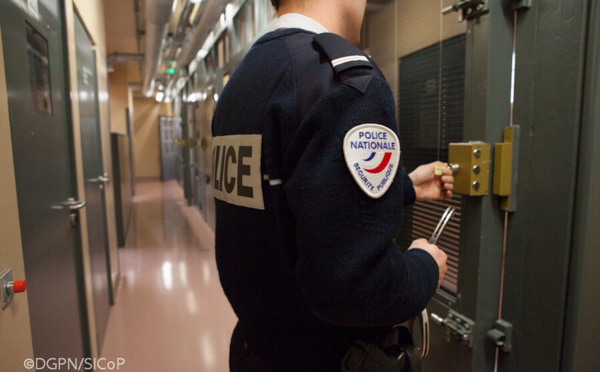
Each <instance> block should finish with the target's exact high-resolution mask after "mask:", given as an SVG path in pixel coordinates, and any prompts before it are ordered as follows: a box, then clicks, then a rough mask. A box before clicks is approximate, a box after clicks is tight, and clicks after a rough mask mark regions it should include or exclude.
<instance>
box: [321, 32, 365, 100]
mask: <svg viewBox="0 0 600 372" xmlns="http://www.w3.org/2000/svg"><path fill="white" fill-rule="evenodd" d="M313 42H314V44H316V45H317V50H318V51H319V52H320V53H321V54H322V56H323V57H324V58H326V59H327V60H328V61H329V63H330V64H331V67H332V68H333V70H334V72H335V74H336V75H337V76H338V77H339V79H340V81H341V82H342V83H343V84H346V85H349V86H351V87H354V88H356V89H357V90H359V91H360V92H362V93H365V92H366V90H367V88H368V86H369V83H370V82H371V80H372V78H373V76H374V75H373V65H372V62H371V60H370V59H369V58H368V57H367V56H366V55H365V54H364V53H363V52H362V51H361V50H360V49H359V48H357V47H356V46H355V45H353V44H352V43H350V42H349V41H347V40H346V39H344V38H343V37H341V36H339V35H336V34H333V33H322V34H318V35H314V36H313Z"/></svg>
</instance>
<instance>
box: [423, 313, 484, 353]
mask: <svg viewBox="0 0 600 372" xmlns="http://www.w3.org/2000/svg"><path fill="white" fill-rule="evenodd" d="M431 318H432V319H433V320H434V321H435V322H436V323H438V324H440V325H442V326H443V327H444V328H446V341H447V342H450V341H451V340H452V339H454V340H456V341H458V342H459V343H461V344H463V345H466V346H468V347H471V348H472V347H473V330H474V329H475V322H474V321H472V320H471V319H469V318H467V317H466V316H464V315H462V314H459V313H457V312H456V311H454V310H450V312H449V313H448V316H447V317H446V318H445V319H443V318H442V317H441V316H439V315H437V314H431Z"/></svg>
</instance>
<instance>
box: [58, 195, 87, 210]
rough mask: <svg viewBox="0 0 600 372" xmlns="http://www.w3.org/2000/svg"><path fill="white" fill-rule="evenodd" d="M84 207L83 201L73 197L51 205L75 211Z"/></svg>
mask: <svg viewBox="0 0 600 372" xmlns="http://www.w3.org/2000/svg"><path fill="white" fill-rule="evenodd" d="M83 207H85V201H80V200H75V198H69V199H67V200H66V201H63V202H60V203H58V204H55V205H53V206H52V208H53V209H65V208H67V209H69V210H70V211H77V210H80V209H81V208H83Z"/></svg>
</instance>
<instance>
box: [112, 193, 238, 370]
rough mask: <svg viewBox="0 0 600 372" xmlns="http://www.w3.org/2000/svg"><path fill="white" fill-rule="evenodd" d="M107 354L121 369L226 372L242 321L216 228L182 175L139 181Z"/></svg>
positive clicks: (122, 257)
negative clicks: (227, 284) (222, 273)
mask: <svg viewBox="0 0 600 372" xmlns="http://www.w3.org/2000/svg"><path fill="white" fill-rule="evenodd" d="M131 224H132V225H131V228H130V230H129V234H128V236H127V244H126V247H125V248H121V249H120V250H119V259H120V265H121V267H120V272H121V278H120V284H119V286H118V288H117V293H115V305H114V306H113V308H112V311H111V315H110V319H109V323H108V328H107V332H106V338H105V340H104V345H103V348H102V351H101V357H103V358H106V359H107V360H113V361H116V360H117V359H118V358H122V359H124V360H125V364H124V366H123V367H121V369H120V370H121V371H125V372H141V371H201V372H223V371H227V370H228V369H229V368H228V350H229V339H230V335H231V332H232V330H233V327H234V326H235V323H236V321H237V318H236V316H235V314H234V313H233V310H232V309H231V307H230V305H229V303H228V302H227V299H226V298H225V295H224V294H223V291H222V289H221V286H220V284H219V277H218V273H217V268H216V264H215V254H214V233H213V231H212V230H211V229H210V228H209V227H208V225H207V224H206V223H205V222H204V220H203V219H202V217H201V215H200V212H199V210H198V209H197V208H196V207H189V206H187V205H186V203H185V201H184V197H183V192H182V190H181V188H180V187H179V185H178V184H177V182H176V181H170V182H166V183H162V182H138V184H137V187H136V196H135V197H134V212H133V218H132V221H131Z"/></svg>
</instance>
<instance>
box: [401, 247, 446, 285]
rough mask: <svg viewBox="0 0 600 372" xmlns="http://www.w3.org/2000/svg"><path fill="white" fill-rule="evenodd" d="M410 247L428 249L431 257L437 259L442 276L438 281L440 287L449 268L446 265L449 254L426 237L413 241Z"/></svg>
mask: <svg viewBox="0 0 600 372" xmlns="http://www.w3.org/2000/svg"><path fill="white" fill-rule="evenodd" d="M408 249H422V250H424V251H426V252H427V253H429V254H430V255H431V257H433V259H434V260H435V262H436V263H437V265H438V268H439V272H440V277H439V281H438V289H439V288H440V285H442V280H443V279H444V276H446V271H447V270H448V266H446V261H447V260H448V256H446V253H445V252H444V251H442V250H441V249H439V248H438V247H437V246H436V245H434V244H429V242H428V241H427V240H425V239H417V240H415V241H414V242H412V244H411V245H410V247H409V248H408Z"/></svg>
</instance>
